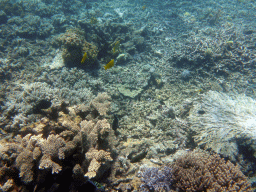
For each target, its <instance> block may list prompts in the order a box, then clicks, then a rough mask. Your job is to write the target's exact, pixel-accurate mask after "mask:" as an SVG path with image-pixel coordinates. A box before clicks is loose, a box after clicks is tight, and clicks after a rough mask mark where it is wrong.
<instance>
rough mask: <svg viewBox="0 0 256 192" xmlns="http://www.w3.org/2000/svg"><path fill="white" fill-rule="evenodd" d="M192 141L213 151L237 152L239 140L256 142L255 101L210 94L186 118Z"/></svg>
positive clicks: (206, 94)
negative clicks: (189, 126) (190, 129)
mask: <svg viewBox="0 0 256 192" xmlns="http://www.w3.org/2000/svg"><path fill="white" fill-rule="evenodd" d="M189 119H190V122H191V124H192V130H194V131H195V132H196V136H195V137H194V138H195V141H196V142H198V144H199V145H205V146H206V148H212V149H213V150H214V151H216V152H220V151H222V152H223V150H226V151H231V150H232V151H234V153H235V151H237V144H236V141H235V140H237V139H239V138H244V139H246V140H256V101H255V100H254V99H252V98H250V97H247V96H244V95H236V96H229V95H227V94H225V93H219V92H216V91H209V92H207V93H205V94H204V95H203V96H202V99H201V100H200V101H199V102H198V103H197V104H196V105H195V107H194V109H193V110H192V111H191V112H190V116H189Z"/></svg>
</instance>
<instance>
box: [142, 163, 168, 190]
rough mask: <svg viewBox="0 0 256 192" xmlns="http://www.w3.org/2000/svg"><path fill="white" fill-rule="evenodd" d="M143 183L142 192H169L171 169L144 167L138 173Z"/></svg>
mask: <svg viewBox="0 0 256 192" xmlns="http://www.w3.org/2000/svg"><path fill="white" fill-rule="evenodd" d="M139 177H141V181H142V182H143V183H142V184H141V186H140V188H141V190H142V191H145V192H146V191H170V188H171V185H172V169H171V168H170V167H167V166H165V167H163V168H157V167H144V168H142V169H141V170H140V171H139Z"/></svg>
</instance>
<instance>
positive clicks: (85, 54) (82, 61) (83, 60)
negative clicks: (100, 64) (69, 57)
mask: <svg viewBox="0 0 256 192" xmlns="http://www.w3.org/2000/svg"><path fill="white" fill-rule="evenodd" d="M85 59H87V53H86V52H85V53H84V56H83V58H82V60H81V63H84V62H85Z"/></svg>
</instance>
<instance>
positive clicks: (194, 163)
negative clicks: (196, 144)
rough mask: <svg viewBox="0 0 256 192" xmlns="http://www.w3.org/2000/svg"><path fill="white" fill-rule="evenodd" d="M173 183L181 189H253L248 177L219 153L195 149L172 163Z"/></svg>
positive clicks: (216, 191)
mask: <svg viewBox="0 0 256 192" xmlns="http://www.w3.org/2000/svg"><path fill="white" fill-rule="evenodd" d="M172 169H173V171H172V173H173V177H172V178H173V185H174V186H175V187H176V188H177V189H179V191H187V192H190V191H191V192H192V191H207V192H212V191H215V192H223V191H241V192H242V191H243V192H245V191H250V192H251V191H252V189H251V185H250V183H249V181H248V179H247V177H246V176H245V175H244V174H243V173H242V172H241V171H240V169H239V167H238V166H235V165H234V164H232V163H231V162H230V161H225V160H224V159H223V158H221V157H220V156H219V155H217V154H213V155H209V154H208V153H206V152H200V151H193V152H188V153H187V154H185V155H184V156H181V157H179V158H178V159H177V160H176V162H175V163H174V164H173V165H172Z"/></svg>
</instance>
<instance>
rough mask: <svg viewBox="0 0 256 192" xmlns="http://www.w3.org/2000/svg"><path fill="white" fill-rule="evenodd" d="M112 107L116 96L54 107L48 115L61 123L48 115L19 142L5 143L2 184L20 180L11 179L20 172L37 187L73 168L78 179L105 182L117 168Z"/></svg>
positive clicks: (1, 148) (0, 148)
mask: <svg viewBox="0 0 256 192" xmlns="http://www.w3.org/2000/svg"><path fill="white" fill-rule="evenodd" d="M104 99H105V101H104ZM109 107H110V97H109V96H108V95H107V94H105V93H102V94H99V95H98V97H96V98H95V99H94V100H92V101H91V104H89V105H88V106H73V107H65V108H63V106H62V107H60V106H53V107H52V108H51V109H50V110H46V111H45V113H46V114H47V113H48V116H49V117H55V119H52V120H51V119H50V118H47V117H44V118H43V119H42V120H41V121H40V122H37V123H35V124H34V125H33V126H27V127H25V128H23V129H22V130H21V131H20V134H18V135H17V136H16V137H15V138H14V139H9V140H8V141H2V142H1V145H0V152H1V153H0V164H1V165H6V166H2V167H1V170H0V185H1V184H2V183H3V184H4V183H6V182H7V181H9V180H8V179H14V180H13V181H16V180H17V178H15V174H14V176H13V177H14V178H9V177H6V174H7V173H8V171H10V170H16V171H14V172H18V174H19V177H20V179H21V181H22V182H23V183H24V184H25V185H28V184H29V185H31V184H35V185H36V181H39V180H47V178H46V175H47V174H48V175H49V174H51V175H52V174H53V175H58V174H60V173H61V172H62V171H64V170H66V169H67V167H69V166H71V165H72V166H73V168H72V167H71V168H72V170H73V175H70V176H71V178H73V179H74V180H75V179H78V180H79V181H80V182H86V180H87V179H88V178H89V179H92V178H97V179H100V178H101V177H102V175H103V174H104V172H105V171H107V170H108V169H109V168H110V167H111V164H112V162H113V156H114V151H115V149H114V144H113V143H114V142H115V140H116V139H115V135H114V131H113V130H112V129H111V126H110V124H109V123H108V120H107V119H105V117H106V115H107V112H108V110H109ZM53 113H54V115H53ZM91 114H93V115H91ZM66 163H68V166H67V165H66ZM66 166H67V167H66ZM63 169H64V170H63ZM17 170H18V171H17ZM76 174H78V175H76ZM84 176H85V177H84ZM11 181H12V180H10V181H9V183H10V182H11ZM48 182H54V181H49V179H48ZM78 183H79V182H78ZM7 184H8V183H7ZM7 184H6V186H7ZM78 185H80V184H78ZM6 186H5V187H6ZM74 186H75V185H74ZM2 187H4V186H3V185H2ZM43 190H47V189H46V188H44V189H43Z"/></svg>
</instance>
